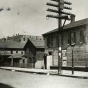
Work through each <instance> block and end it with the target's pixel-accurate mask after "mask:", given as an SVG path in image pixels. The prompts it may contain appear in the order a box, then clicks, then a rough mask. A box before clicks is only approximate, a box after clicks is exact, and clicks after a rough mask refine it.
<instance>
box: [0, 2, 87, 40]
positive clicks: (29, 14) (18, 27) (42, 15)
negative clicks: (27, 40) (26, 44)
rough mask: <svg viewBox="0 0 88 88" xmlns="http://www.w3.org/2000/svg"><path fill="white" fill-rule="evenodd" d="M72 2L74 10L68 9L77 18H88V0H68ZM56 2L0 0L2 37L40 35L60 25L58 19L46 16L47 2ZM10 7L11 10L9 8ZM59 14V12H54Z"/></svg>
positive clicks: (0, 30)
mask: <svg viewBox="0 0 88 88" xmlns="http://www.w3.org/2000/svg"><path fill="white" fill-rule="evenodd" d="M67 1H70V2H71V3H72V5H71V6H70V7H72V10H71V11H70V10H67V12H71V13H73V14H75V15H76V18H75V20H76V21H77V20H81V19H85V18H88V11H87V10H88V0H67ZM47 2H50V3H54V4H57V3H56V2H55V1H51V0H0V8H3V10H2V11H1V12H0V38H2V37H6V36H13V35H16V34H18V33H19V34H24V35H36V36H40V35H42V34H44V33H46V32H48V31H50V30H53V29H56V28H57V27H58V21H57V20H56V19H53V18H49V19H47V18H46V15H47V14H54V13H50V12H48V11H46V10H47V9H48V8H51V9H57V8H55V7H50V6H47V5H46V3H47ZM8 8H10V10H7V9H8ZM54 15H57V14H54Z"/></svg>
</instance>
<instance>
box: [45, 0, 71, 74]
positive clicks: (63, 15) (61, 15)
mask: <svg viewBox="0 0 88 88" xmlns="http://www.w3.org/2000/svg"><path fill="white" fill-rule="evenodd" d="M51 1H54V2H56V3H57V4H53V3H47V4H46V5H48V6H52V7H56V8H57V10H54V9H47V11H49V12H54V13H57V14H58V15H56V16H55V15H47V16H46V17H50V18H56V19H58V36H57V37H58V74H59V75H60V74H61V67H62V44H60V42H61V43H62V30H63V27H64V25H65V22H66V20H70V18H69V17H68V15H69V16H71V15H72V14H71V13H68V12H64V11H63V10H64V9H67V10H72V8H70V7H67V6H65V5H71V4H72V3H70V2H67V1H64V0H51ZM62 20H64V23H63V25H62ZM59 37H60V40H61V41H60V40H59ZM59 47H61V57H60V56H59Z"/></svg>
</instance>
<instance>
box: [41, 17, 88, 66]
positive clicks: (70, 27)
mask: <svg viewBox="0 0 88 88" xmlns="http://www.w3.org/2000/svg"><path fill="white" fill-rule="evenodd" d="M43 37H44V40H45V53H47V54H48V56H52V64H51V66H58V41H59V45H60V46H61V45H62V66H72V47H71V44H73V43H74V44H75V46H74V48H73V58H74V66H84V67H85V66H86V67H87V65H88V18H87V19H83V20H79V21H75V20H74V19H73V21H72V22H71V23H69V24H67V25H65V26H64V28H63V33H62V42H61V41H60V36H59V40H57V39H58V38H57V37H58V29H54V30H52V31H50V32H47V33H45V34H43ZM59 48H60V47H59ZM59 54H60V53H59Z"/></svg>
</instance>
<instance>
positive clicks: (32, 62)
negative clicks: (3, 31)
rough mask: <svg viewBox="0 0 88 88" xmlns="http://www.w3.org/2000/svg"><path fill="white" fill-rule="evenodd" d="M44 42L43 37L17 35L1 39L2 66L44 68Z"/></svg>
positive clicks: (0, 62) (0, 57)
mask: <svg viewBox="0 0 88 88" xmlns="http://www.w3.org/2000/svg"><path fill="white" fill-rule="evenodd" d="M43 56H44V40H43V37H41V36H30V35H16V36H12V37H8V38H2V39H0V64H1V65H3V66H14V67H26V68H43V67H44V61H43Z"/></svg>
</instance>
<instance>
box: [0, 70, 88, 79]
mask: <svg viewBox="0 0 88 88" xmlns="http://www.w3.org/2000/svg"><path fill="white" fill-rule="evenodd" d="M0 69H2V70H8V71H16V72H24V73H35V74H41V75H48V73H44V72H34V71H23V70H15V69H6V68H0ZM49 75H54V76H62V77H71V78H80V79H88V77H87V76H72V75H58V74H51V73H49Z"/></svg>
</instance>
